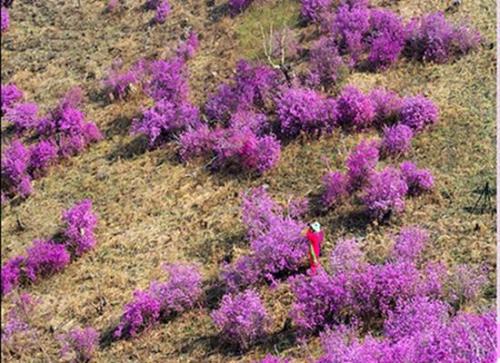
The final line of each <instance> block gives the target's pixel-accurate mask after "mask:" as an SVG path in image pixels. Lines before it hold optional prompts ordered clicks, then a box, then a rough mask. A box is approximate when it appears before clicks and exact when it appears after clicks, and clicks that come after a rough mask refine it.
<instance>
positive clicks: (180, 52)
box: [176, 31, 200, 61]
mask: <svg viewBox="0 0 500 363" xmlns="http://www.w3.org/2000/svg"><path fill="white" fill-rule="evenodd" d="M199 47H200V41H199V40H198V34H196V33H195V32H194V31H191V32H190V33H189V35H188V37H187V39H186V40H185V41H183V42H182V43H181V44H179V47H178V48H177V50H176V55H177V57H179V58H181V59H184V60H185V61H187V60H189V59H191V58H193V57H194V56H195V54H196V52H197V51H198V48H199Z"/></svg>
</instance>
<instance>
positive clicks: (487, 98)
mask: <svg viewBox="0 0 500 363" xmlns="http://www.w3.org/2000/svg"><path fill="white" fill-rule="evenodd" d="M125 3H126V5H125V7H124V8H123V9H121V10H119V11H117V12H116V13H113V14H109V13H106V12H105V11H104V10H105V4H104V2H103V1H99V0H88V1H86V0H82V7H80V8H79V7H77V2H76V0H75V1H70V2H64V1H56V0H49V1H43V2H37V1H35V2H32V1H27V0H22V1H21V0H20V1H16V2H15V4H14V7H13V9H12V11H11V13H10V14H11V28H10V30H9V31H8V32H7V33H6V34H2V84H4V83H6V82H14V83H16V84H17V85H18V86H19V87H20V88H21V89H23V90H24V91H25V92H26V94H27V98H28V99H30V100H33V101H34V102H37V103H38V104H40V105H41V106H42V107H44V108H46V109H48V108H49V107H50V106H51V105H54V104H55V103H56V102H57V100H58V98H59V97H60V96H61V95H62V94H63V93H64V92H65V91H66V90H67V89H69V88H70V87H71V86H74V85H80V86H81V87H82V88H83V89H84V91H85V92H86V98H85V104H84V111H85V113H86V115H87V117H88V118H89V119H91V120H93V121H95V122H96V124H97V125H98V126H99V127H100V129H101V130H102V131H103V133H104V135H105V139H104V140H103V141H101V142H99V143H97V144H95V145H92V146H90V148H89V149H88V150H87V151H85V152H83V153H82V154H80V155H78V156H76V157H73V158H71V159H69V160H66V161H64V162H63V163H61V164H59V165H58V166H56V167H54V168H52V169H51V171H50V173H49V175H48V176H46V177H44V178H42V179H40V180H37V181H36V182H35V183H34V190H35V193H34V195H32V196H31V197H30V198H28V199H27V200H26V201H24V202H22V203H19V204H17V205H8V206H6V207H3V208H2V222H1V223H2V224H1V227H2V236H1V242H2V246H1V255H2V262H3V261H5V260H6V259H7V258H9V257H11V256H14V255H16V254H20V253H22V252H23V251H24V249H25V248H26V247H27V246H28V245H29V244H30V243H31V241H32V240H33V239H35V238H40V237H42V236H46V237H49V236H52V235H53V234H54V233H56V232H57V231H58V229H59V227H60V224H59V223H60V222H59V221H60V213H61V211H62V210H63V209H66V208H68V207H69V206H71V205H72V204H73V203H74V202H76V201H79V200H81V199H83V198H90V199H92V201H93V203H94V209H95V211H96V212H97V214H98V215H99V216H100V223H99V226H98V229H97V239H98V246H97V248H96V249H95V250H94V251H93V252H91V253H89V254H87V255H85V256H83V257H82V258H80V259H78V260H77V261H76V262H74V263H72V264H71V265H69V267H68V268H67V269H66V270H65V271H64V273H62V274H58V275H55V276H53V277H51V278H50V279H47V280H45V281H43V282H41V283H39V284H37V285H35V286H31V287H29V288H28V289H29V291H30V292H31V293H32V294H33V295H35V296H38V297H40V298H41V299H42V300H43V304H42V305H41V306H40V307H39V310H40V317H39V318H37V319H38V320H37V321H36V323H37V324H38V325H39V326H40V327H43V331H44V334H43V335H42V336H41V338H40V339H41V341H42V342H43V344H44V345H45V349H46V350H47V352H48V354H49V355H50V356H51V357H53V359H54V361H57V354H58V352H57V349H58V345H57V343H56V342H55V341H54V334H53V330H56V331H60V330H65V329H67V328H69V327H71V326H73V325H75V324H79V325H82V326H83V325H91V326H93V327H95V328H96V329H98V330H100V331H106V330H108V329H110V328H112V327H113V326H114V325H115V324H116V322H117V321H118V319H119V317H120V314H121V312H122V307H123V305H124V304H125V303H126V302H127V301H129V300H130V298H131V296H132V293H133V291H134V290H135V289H137V288H145V287H147V285H148V284H149V282H150V281H151V280H153V279H155V278H159V277H160V276H161V268H160V265H161V263H162V262H165V261H168V262H174V261H195V262H197V263H199V264H200V265H201V266H202V272H203V276H204V279H205V280H206V281H213V280H215V279H216V278H217V276H218V273H219V266H220V264H221V263H222V261H224V259H225V258H227V256H228V255H233V256H238V255H240V254H243V253H244V251H246V250H247V249H248V246H247V243H246V241H245V237H244V232H245V231H244V229H243V225H242V223H241V218H240V203H241V198H240V193H241V192H242V191H245V190H247V189H248V188H249V187H252V186H259V185H262V184H267V185H268V186H269V192H270V194H271V195H272V196H273V197H275V198H276V199H277V200H279V201H282V202H286V201H287V200H288V199H289V198H290V197H292V196H310V195H314V194H315V193H317V192H318V191H319V188H320V185H321V177H322V176H323V175H324V174H325V172H326V171H327V166H326V165H325V158H326V159H327V160H329V164H330V167H331V168H333V169H336V168H340V167H341V166H342V165H343V161H344V159H345V157H346V155H347V154H348V152H349V150H350V149H351V148H352V147H353V146H354V145H356V144H357V142H359V140H360V139H362V138H365V137H367V136H369V135H370V134H371V132H367V133H363V134H359V133H358V134H347V133H343V132H335V133H334V134H333V135H331V136H328V137H323V138H321V139H320V140H314V139H306V138H301V139H298V140H295V141H293V142H291V143H290V144H289V145H287V146H285V147H283V150H282V158H281V161H280V163H279V165H278V167H277V168H276V169H274V170H272V171H271V172H269V173H267V174H265V175H264V176H262V177H260V178H253V177H247V176H242V175H224V174H217V173H212V172H210V171H208V170H207V169H206V168H204V165H201V163H196V162H194V163H189V164H182V163H180V162H179V161H178V158H177V156H176V151H175V146H174V145H173V144H169V145H167V146H165V147H163V148H160V149H156V150H153V151H149V150H147V149H146V143H145V141H144V140H142V139H140V138H137V137H136V136H131V135H130V133H129V127H130V123H131V120H132V119H133V118H134V117H136V116H137V115H139V114H140V111H141V107H145V106H146V105H148V102H149V101H148V99H147V98H146V97H145V96H143V95H141V94H135V95H133V97H131V98H130V99H128V100H126V101H118V102H114V103H110V102H109V101H108V100H107V98H106V97H105V96H104V95H102V94H101V92H100V89H101V86H100V81H99V80H100V79H101V78H102V77H103V76H104V75H105V73H106V69H107V68H108V67H109V66H110V64H111V62H112V61H113V60H114V59H115V58H116V57H121V58H122V59H123V60H124V63H125V64H131V63H133V62H134V61H136V60H137V59H139V58H140V57H146V58H161V57H168V56H170V55H171V54H172V52H173V51H174V49H175V47H176V46H177V44H178V42H179V40H180V38H181V35H182V34H184V33H185V32H186V30H188V29H190V28H192V29H194V30H195V31H197V32H198V33H199V34H200V44H201V48H200V51H199V52H198V54H197V55H196V56H195V57H194V58H193V59H192V60H190V61H189V63H188V66H189V72H190V84H191V89H192V94H191V98H192V101H193V102H195V103H196V104H202V102H204V101H205V99H206V97H207V94H208V93H209V92H211V91H213V90H214V89H215V88H216V87H217V85H218V84H219V83H220V82H223V81H225V80H227V79H228V78H229V77H230V76H231V74H232V72H233V70H234V66H235V64H236V61H237V60H238V59H239V58H240V57H252V58H257V59H262V60H265V57H264V56H263V54H262V51H260V49H261V39H260V37H259V32H258V29H259V26H258V24H259V22H260V23H262V24H265V25H266V24H270V23H274V25H275V26H276V27H280V26H282V24H283V22H284V21H286V22H287V23H288V24H290V25H291V26H293V27H296V28H297V29H298V30H297V31H298V32H299V33H300V34H301V35H302V37H303V39H305V42H307V41H308V40H310V39H312V38H313V37H314V34H315V33H314V26H310V27H306V28H303V27H299V25H298V24H297V15H298V11H299V10H298V9H299V6H298V1H295V0H270V1H265V2H263V3H262V4H261V3H259V2H258V1H256V2H255V3H254V4H252V6H251V7H250V8H249V9H247V10H246V11H245V12H244V13H243V14H241V15H238V16H236V17H234V18H231V17H230V16H229V15H227V14H224V7H223V1H220V0H217V1H215V4H213V5H210V4H209V3H210V1H197V0H186V1H181V0H172V1H171V3H172V14H171V15H170V16H169V17H168V19H167V21H166V23H165V24H163V25H159V26H154V27H150V26H148V22H149V21H150V19H151V18H152V17H153V13H152V12H145V11H144V10H143V9H142V8H141V4H139V3H138V2H134V1H126V2H125ZM379 3H380V4H382V2H379ZM383 3H384V4H383V5H384V6H390V7H391V8H392V9H394V10H396V11H398V12H399V13H400V14H401V15H402V16H403V17H404V18H405V19H409V18H410V17H411V16H413V15H420V14H423V13H425V12H428V11H434V10H444V9H443V2H442V1H437V0H433V1H409V0H408V1H406V0H401V1H384V2H383ZM268 11H269V12H268ZM291 14H292V15H291ZM293 14H295V15H293ZM447 16H449V17H450V18H452V19H460V18H462V17H468V18H469V19H470V21H471V23H472V24H473V25H474V26H475V27H476V28H477V29H478V30H479V31H480V32H481V34H482V35H483V37H484V42H483V43H484V44H483V46H482V47H481V49H479V51H477V52H473V53H472V54H469V55H467V56H465V57H463V58H461V59H459V60H458V61H456V62H453V63H450V64H444V65H432V64H425V65H423V64H419V63H414V62H407V61H401V62H399V63H398V64H397V65H396V66H395V67H394V68H391V69H390V70H389V71H387V72H383V73H361V72H354V73H352V74H350V75H349V76H348V78H347V80H346V81H345V82H344V83H345V84H348V83H349V84H354V85H356V86H358V87H359V88H360V89H362V90H366V91H367V90H370V89H372V88H374V87H375V86H384V87H387V88H389V89H392V90H395V91H397V92H398V93H400V94H401V95H411V94H416V93H423V94H425V95H426V96H428V97H429V98H431V99H432V100H433V101H434V102H436V104H437V105H438V106H439V107H440V113H441V115H440V122H439V124H438V125H437V126H436V127H435V128H434V129H433V130H432V131H431V132H428V133H424V134H421V135H419V136H418V137H417V138H416V139H415V141H414V144H413V145H414V146H413V150H412V151H411V154H410V156H409V158H410V159H412V160H414V161H416V162H417V164H419V165H423V166H425V167H428V168H429V169H431V170H432V172H433V173H434V176H435V179H436V188H435V191H434V192H433V193H432V194H429V195H425V196H422V197H419V198H416V199H411V200H410V201H409V202H408V205H407V210H406V211H405V213H403V214H402V215H401V216H398V217H397V218H395V219H393V220H391V222H390V223H389V224H388V225H384V226H380V225H377V224H376V223H365V221H364V220H362V219H359V218H358V216H357V213H356V210H355V208H354V207H352V206H350V205H348V206H344V207H342V208H340V209H338V210H335V211H334V212H330V213H328V214H326V215H322V216H320V217H318V220H319V221H320V222H321V224H322V225H323V226H324V227H325V233H326V244H325V253H324V256H328V252H329V251H330V250H331V249H332V247H333V246H334V245H335V242H336V240H337V239H339V238H341V237H350V236H355V237H358V238H360V240H361V241H362V247H363V250H364V251H365V252H366V253H367V254H368V256H369V257H370V259H371V260H373V261H379V260H381V259H382V258H383V257H384V256H385V255H386V254H387V251H388V246H389V244H388V236H389V234H390V233H396V232H397V231H398V230H399V229H400V227H401V226H404V225H408V224H415V223H417V224H419V225H421V226H423V227H425V228H427V229H428V230H429V231H430V233H431V239H432V241H434V243H433V245H432V248H430V249H428V250H427V253H426V258H430V259H438V260H442V261H444V262H446V263H448V264H450V265H451V264H457V263H470V264H480V263H485V264H486V265H487V266H488V268H489V271H490V274H489V282H488V287H487V289H486V290H485V293H484V295H483V296H482V298H481V299H480V301H478V302H477V305H476V306H470V307H469V308H470V310H474V309H477V308H479V307H481V306H491V305H492V304H493V303H494V301H495V297H496V293H495V250H496V249H495V233H496V231H495V211H493V210H492V211H489V210H488V211H486V212H483V213H479V212H477V211H473V210H471V207H472V206H473V205H474V203H475V201H476V199H477V197H478V194H475V193H474V192H473V191H474V190H475V189H478V188H481V187H483V185H484V184H485V183H486V182H488V183H489V185H496V179H495V135H496V134H495V132H496V130H495V98H496V93H495V75H496V69H495V61H496V57H495V54H496V45H495V34H496V31H495V30H496V22H495V1H493V0H480V1H464V4H463V5H462V6H461V7H460V9H459V11H458V12H456V13H454V14H449V15H447ZM331 92H335V91H334V90H332V91H331ZM2 127H3V126H2ZM6 142H8V136H4V135H3V136H2V144H3V145H5V143H6ZM492 203H494V202H493V201H492ZM18 221H20V222H21V223H22V225H23V228H19V225H18ZM324 258H325V259H327V257H324ZM261 292H262V294H263V296H264V297H265V301H266V305H267V307H268V309H269V311H270V312H271V314H272V316H273V318H274V325H273V333H274V334H272V335H271V336H270V337H269V338H268V339H267V340H266V341H265V342H264V343H263V344H260V345H257V346H255V347H253V348H252V349H250V351H248V352H246V353H245V354H244V355H238V354H236V353H235V352H231V351H229V350H227V349H225V347H223V346H221V345H220V344H219V342H218V340H217V336H216V335H215V331H214V327H213V325H212V322H211V319H210V316H209V310H208V309H207V308H206V307H200V308H198V309H194V310H192V311H190V312H187V313H186V314H183V315H182V316H179V317H177V318H176V319H174V320H172V321H170V322H168V323H166V324H161V325H159V326H158V327H156V328H154V329H152V330H151V331H148V332H146V333H145V334H142V335H141V336H139V337H138V338H137V339H134V340H130V341H119V342H115V343H113V344H111V345H109V346H105V347H103V348H102V349H101V350H99V351H98V353H97V355H96V361H98V362H125V361H130V362H158V361H162V362H221V361H228V362H229V361H242V362H249V361H252V359H257V358H261V357H263V356H264V355H265V354H266V353H267V352H279V353H280V354H282V355H286V356H290V357H292V358H296V359H297V361H298V362H303V361H306V359H307V358H308V357H309V356H310V355H311V354H312V355H313V356H315V357H317V356H319V354H320V348H319V341H318V339H317V338H313V339H311V340H309V341H308V343H307V344H305V345H301V344H298V343H296V342H295V341H294V340H293V339H292V336H291V335H290V334H289V333H288V332H287V331H286V330H284V331H282V330H281V329H282V327H283V325H284V324H285V321H286V318H287V312H288V309H289V307H290V304H291V298H292V297H291V293H290V291H289V290H288V289H287V288H286V286H281V287H280V288H278V289H277V290H270V289H269V288H267V287H262V289H261ZM214 295H216V292H214ZM3 302H4V301H3ZM9 304H10V300H9V299H6V301H5V303H3V304H2V314H4V312H5V311H6V310H7V309H8V307H9ZM36 354H38V356H37V359H39V361H44V358H43V354H42V352H39V353H36ZM33 359H34V358H33V357H29V356H25V357H20V358H19V360H20V361H26V362H28V361H34V360H33ZM5 361H7V360H5Z"/></svg>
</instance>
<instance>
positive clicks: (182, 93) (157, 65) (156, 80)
mask: <svg viewBox="0 0 500 363" xmlns="http://www.w3.org/2000/svg"><path fill="white" fill-rule="evenodd" d="M149 71H150V73H151V75H150V79H149V80H148V82H146V85H145V91H146V94H147V95H148V96H149V97H151V98H152V99H153V100H155V101H160V100H166V101H170V102H174V103H175V102H178V101H186V100H187V97H188V95H189V84H188V78H187V77H188V75H187V68H186V64H185V62H184V60H183V59H181V58H177V57H174V58H171V59H169V60H157V61H154V62H152V63H151V64H150V66H149Z"/></svg>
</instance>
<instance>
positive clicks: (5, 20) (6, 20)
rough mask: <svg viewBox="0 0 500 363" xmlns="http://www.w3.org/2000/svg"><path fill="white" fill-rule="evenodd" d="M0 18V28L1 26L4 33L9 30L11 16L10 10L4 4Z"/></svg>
mask: <svg viewBox="0 0 500 363" xmlns="http://www.w3.org/2000/svg"><path fill="white" fill-rule="evenodd" d="M0 18H1V25H0V28H1V31H2V33H4V32H6V31H7V30H9V26H10V17H9V10H8V9H7V8H4V7H3V6H2V10H1V13H0Z"/></svg>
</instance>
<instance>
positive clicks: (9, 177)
mask: <svg viewBox="0 0 500 363" xmlns="http://www.w3.org/2000/svg"><path fill="white" fill-rule="evenodd" d="M29 161H30V152H29V149H27V148H26V147H25V146H24V145H23V143H22V142H21V141H19V140H14V141H12V142H11V144H10V145H9V146H8V147H7V148H6V149H5V150H4V151H3V153H2V162H1V177H2V194H3V195H4V196H5V197H9V198H10V197H13V196H15V195H20V196H22V197H27V196H28V195H30V194H31V193H32V187H31V177H30V175H29V173H28V168H29Z"/></svg>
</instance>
